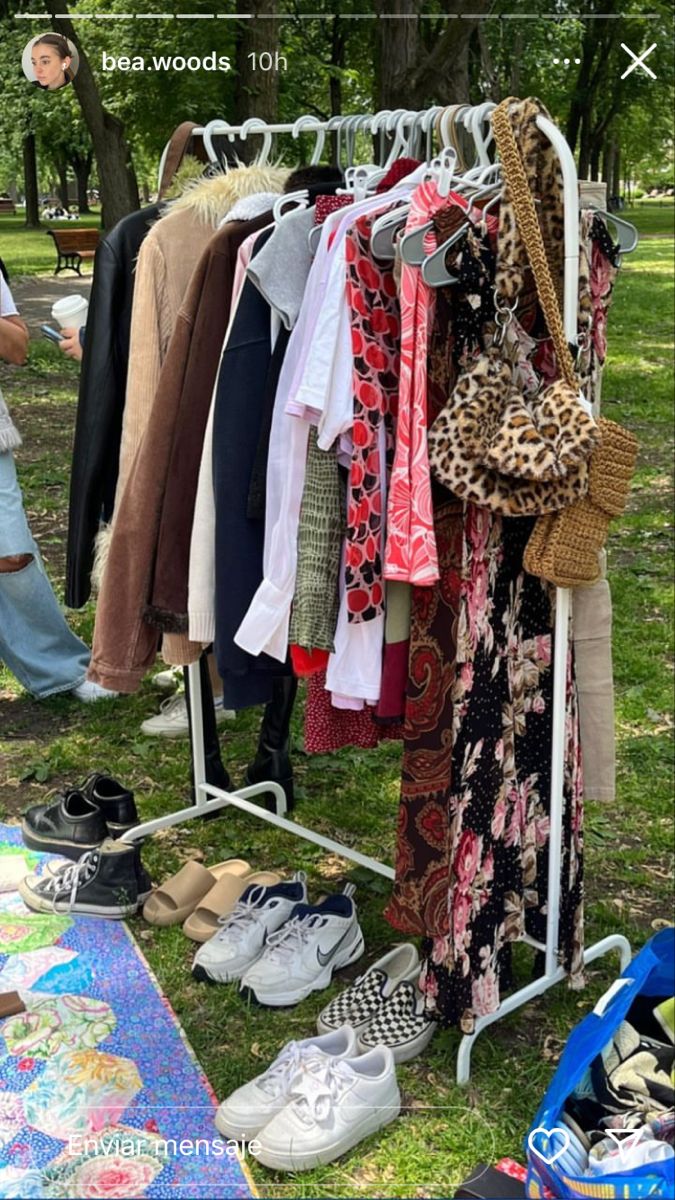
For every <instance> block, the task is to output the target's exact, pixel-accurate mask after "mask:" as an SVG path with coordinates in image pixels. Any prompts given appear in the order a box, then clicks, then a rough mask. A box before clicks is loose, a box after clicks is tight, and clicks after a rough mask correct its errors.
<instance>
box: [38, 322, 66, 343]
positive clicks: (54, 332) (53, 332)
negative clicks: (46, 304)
mask: <svg viewBox="0 0 675 1200" xmlns="http://www.w3.org/2000/svg"><path fill="white" fill-rule="evenodd" d="M40 329H41V330H42V332H43V334H44V336H45V337H46V338H49V340H50V342H62V341H63V334H62V333H60V332H59V330H58V329H53V328H52V326H51V325H41V326H40Z"/></svg>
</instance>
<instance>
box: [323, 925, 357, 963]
mask: <svg viewBox="0 0 675 1200" xmlns="http://www.w3.org/2000/svg"><path fill="white" fill-rule="evenodd" d="M351 932H352V930H351V929H347V930H346V932H345V933H343V935H342V937H341V938H340V941H339V942H336V943H335V945H334V946H333V948H332V950H329V951H328V953H327V954H324V953H323V952H322V950H321V949H320V948H319V947H317V951H316V957H317V958H318V960H319V962H320V964H321V966H322V967H325V965H326V963H329V962H330V960H331V958H334V957H335V955H336V954H337V952H338V950H339V949H340V946H341V945H342V943H343V942H344V940H345V938H348V937H349V935H350V933H351Z"/></svg>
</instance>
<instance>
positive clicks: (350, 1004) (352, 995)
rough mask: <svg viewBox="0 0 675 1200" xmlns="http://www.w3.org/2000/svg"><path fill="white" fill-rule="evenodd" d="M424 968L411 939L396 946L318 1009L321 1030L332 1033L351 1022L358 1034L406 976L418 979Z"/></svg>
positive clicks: (411, 979) (318, 1023) (414, 981)
mask: <svg viewBox="0 0 675 1200" xmlns="http://www.w3.org/2000/svg"><path fill="white" fill-rule="evenodd" d="M421 969H422V967H421V964H420V960H419V955H418V953H417V949H416V947H415V946H413V944H412V942H402V943H401V945H400V946H394V949H393V950H390V951H389V953H388V954H385V955H384V956H383V957H382V958H379V959H378V960H377V962H374V963H373V964H372V966H370V967H369V968H368V970H367V971H366V972H365V974H363V975H360V976H359V978H358V979H356V980H355V981H354V983H353V984H352V985H351V987H348V988H347V989H346V990H345V991H344V992H340V995H339V996H336V997H335V999H334V1000H331V1001H330V1003H329V1004H327V1005H326V1007H325V1008H324V1009H323V1010H322V1012H320V1013H319V1016H318V1019H317V1022H316V1025H317V1029H318V1031H319V1033H330V1032H331V1031H332V1030H334V1029H339V1028H340V1026H341V1025H351V1026H352V1028H353V1029H355V1030H356V1032H357V1034H359V1033H361V1032H362V1031H363V1030H365V1029H367V1028H368V1025H369V1024H370V1022H371V1021H372V1019H373V1017H374V1016H375V1014H376V1012H377V1011H378V1009H380V1008H381V1007H382V1004H383V1003H384V1001H385V1000H386V998H387V996H390V995H391V993H392V992H393V991H394V989H395V988H396V987H397V985H398V984H399V983H401V981H402V980H406V979H407V980H409V981H410V982H413V983H416V982H417V980H418V979H419V975H420V971H421Z"/></svg>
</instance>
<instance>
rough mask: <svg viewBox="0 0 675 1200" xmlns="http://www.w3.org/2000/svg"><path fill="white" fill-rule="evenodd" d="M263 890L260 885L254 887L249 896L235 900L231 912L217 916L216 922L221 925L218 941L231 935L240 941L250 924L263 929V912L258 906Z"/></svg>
mask: <svg viewBox="0 0 675 1200" xmlns="http://www.w3.org/2000/svg"><path fill="white" fill-rule="evenodd" d="M265 890H266V889H265V888H264V887H263V886H262V885H260V886H259V887H255V888H254V889H253V891H252V892H251V894H250V896H247V897H246V899H244V900H238V901H237V903H236V904H235V906H234V908H233V909H232V912H229V913H227V914H226V916H224V917H219V918H218V924H219V925H220V926H221V928H220V929H219V931H218V939H219V940H220V941H224V940H225V939H226V938H227V939H228V940H229V939H230V937H232V936H234V938H235V939H236V940H237V941H241V940H242V938H243V937H244V935H245V934H246V933H247V932H248V931H249V930H250V928H251V926H252V925H261V926H262V928H263V931H265V917H264V913H263V912H262V910H261V909H260V908H259V904H260V901H261V899H262V897H263V895H264V893H265Z"/></svg>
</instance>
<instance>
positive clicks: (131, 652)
mask: <svg viewBox="0 0 675 1200" xmlns="http://www.w3.org/2000/svg"><path fill="white" fill-rule="evenodd" d="M287 174H288V172H287V171H285V170H281V169H279V168H275V167H261V166H257V165H252V166H250V167H246V166H239V167H236V168H234V169H232V170H230V171H228V172H227V173H226V174H225V175H219V176H215V177H213V178H209V179H205V180H200V181H198V182H196V183H194V184H192V185H190V186H189V187H188V188H187V189H186V191H185V192H184V193H183V194H182V195H181V197H180V198H179V199H178V200H176V201H174V202H173V204H172V205H171V207H170V209H169V211H168V213H167V214H166V216H164V217H162V218H161V220H159V221H158V222H157V224H156V225H155V226H153V228H152V229H151V230H150V232H149V234H148V235H147V237H146V239H145V241H144V242H143V245H142V247H141V251H140V254H139V256H138V266H137V272H136V282H135V288H134V306H133V313H132V323H131V348H130V356H129V375H128V381H127V394H126V403H125V409H124V424H123V428H122V443H121V451H120V468H119V477H118V483H117V492H116V497H115V510H114V515H113V521H112V527H109V528H108V529H107V530H106V531H105V533H104V534H103V536H102V537H99V545H98V547H97V550H98V555H97V557H98V563H99V599H98V605H97V610H96V624H95V629H94V645H93V651H92V662H91V666H90V671H89V678H90V679H93V680H95V681H96V682H98V683H100V684H102V685H103V686H105V687H109V688H112V689H114V690H117V691H122V692H133V691H135V690H136V689H137V688H138V686H139V685H140V683H141V680H142V679H143V676H144V675H145V673H146V672H147V670H148V669H149V667H150V666H151V665H152V662H153V661H154V656H155V653H156V649H157V641H158V634H157V632H156V631H155V630H152V629H151V628H149V627H148V626H147V624H146V623H145V622H144V621H143V619H142V611H143V607H144V604H145V601H146V600H147V591H145V586H146V583H147V580H144V578H143V573H144V572H145V571H148V570H150V568H151V563H148V562H146V561H145V556H144V553H143V549H142V547H141V543H142V544H143V545H145V544H146V542H147V541H148V535H149V532H150V531H154V530H156V526H157V523H158V521H159V513H160V510H161V502H162V496H163V488H164V483H165V480H166V472H167V470H168V467H169V457H170V452H171V445H172V440H173V429H174V424H175V420H176V403H175V392H174V388H173V386H172V382H171V380H169V379H168V378H166V377H165V376H164V375H163V366H164V364H165V362H166V363H167V369H168V368H169V367H171V370H170V371H169V374H170V375H171V377H172V379H173V377H174V375H175V371H176V363H175V362H173V361H172V362H171V363H168V362H167V355H168V353H169V347H170V344H172V338H173V336H174V332H176V334H177V335H178V333H179V329H177V321H178V316H179V313H180V311H181V309H182V306H183V305H184V302H185V303H187V298H188V291H189V285H190V280H191V278H192V276H193V272H195V274H196V273H197V270H198V269H199V265H200V260H201V259H202V257H203V255H204V254H205V252H206V251H207V247H208V245H209V242H210V241H211V239H212V237H213V234H214V231H215V229H216V228H217V226H218V224H219V223H220V222H221V221H222V220H223V219H224V218H225V217H227V216H228V214H229V213H230V212H233V211H234V208H235V205H236V206H237V212H239V211H240V203H239V202H241V201H243V200H245V199H246V198H247V197H251V200H252V203H253V197H254V196H258V195H260V194H261V193H280V192H281V191H283V187H284V182H285V180H286V177H287ZM270 207H271V205H270ZM172 359H173V356H172ZM155 410H156V412H155ZM153 413H155V419H154V421H153V420H152V416H153ZM151 423H152V426H153V428H152V429H151ZM158 431H161V439H159V438H158V436H157V434H158ZM146 435H147V440H146ZM150 540H152V539H150ZM200 649H201V647H200V646H197V645H193V644H192V643H190V642H189V640H188V638H187V635H185V634H167V635H166V637H165V640H164V647H163V653H164V655H165V657H166V658H167V660H168V661H170V662H183V663H187V662H191V661H193V660H194V659H195V658H196V657H197V656H198V654H199V651H200Z"/></svg>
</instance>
